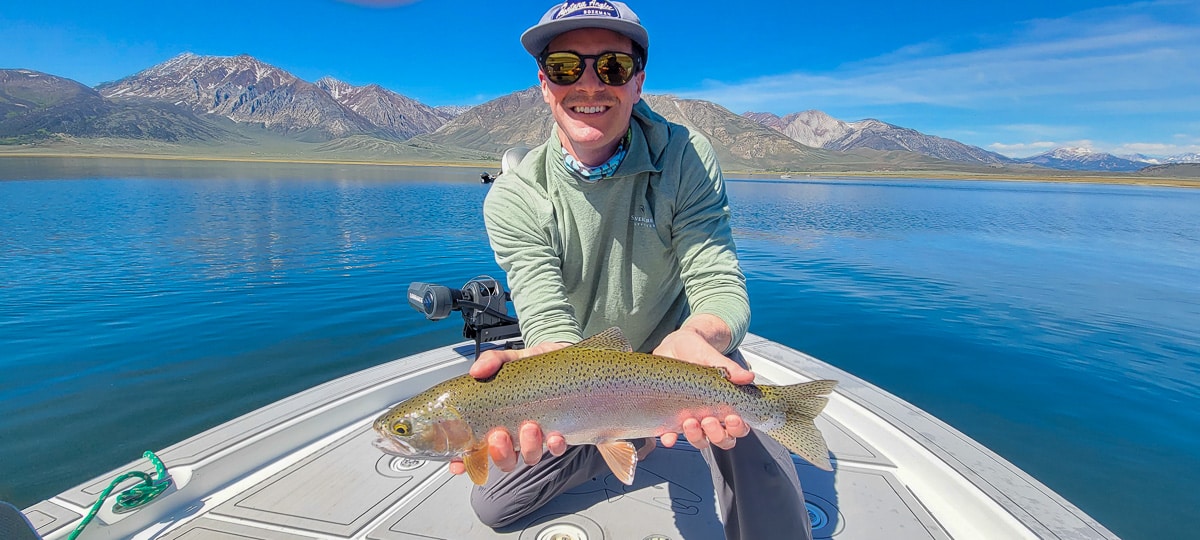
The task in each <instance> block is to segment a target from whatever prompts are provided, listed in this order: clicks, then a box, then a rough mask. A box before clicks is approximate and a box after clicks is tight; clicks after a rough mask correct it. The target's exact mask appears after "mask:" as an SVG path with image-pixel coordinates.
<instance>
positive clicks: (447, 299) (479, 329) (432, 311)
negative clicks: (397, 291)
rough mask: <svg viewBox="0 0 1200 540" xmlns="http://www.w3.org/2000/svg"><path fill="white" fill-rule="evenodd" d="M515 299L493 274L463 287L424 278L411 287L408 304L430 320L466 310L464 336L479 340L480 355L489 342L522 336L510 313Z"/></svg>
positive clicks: (476, 347)
mask: <svg viewBox="0 0 1200 540" xmlns="http://www.w3.org/2000/svg"><path fill="white" fill-rule="evenodd" d="M511 300H512V297H511V296H510V295H509V294H508V291H505V290H504V287H502V286H501V285H500V282H498V281H496V280H495V279H493V278H490V277H477V278H474V279H472V280H471V281H468V282H467V283H466V285H463V287H462V288H461V289H451V288H450V287H445V286H442V285H434V284H432V283H423V282H420V281H414V282H413V283H412V284H410V285H409V286H408V305H410V306H412V307H413V309H415V310H417V311H420V312H421V313H424V314H425V318H426V319H429V320H431V321H440V320H442V319H445V318H446V317H448V316H450V312H452V311H461V312H462V317H463V337H465V338H467V339H474V340H475V356H476V357H478V356H479V349H480V346H481V345H483V343H484V342H485V341H499V340H502V339H510V338H515V337H520V336H521V327H520V326H518V325H517V318H516V317H514V316H512V315H509V314H508V302H509V301H511ZM509 345H510V346H511V345H513V344H511V343H510V344H509Z"/></svg>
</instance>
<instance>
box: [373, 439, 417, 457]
mask: <svg viewBox="0 0 1200 540" xmlns="http://www.w3.org/2000/svg"><path fill="white" fill-rule="evenodd" d="M371 444H372V445H373V446H375V448H378V449H380V450H382V451H383V453H385V454H390V455H393V456H399V457H415V454H416V452H414V451H413V448H412V447H411V446H409V445H407V444H404V443H402V442H400V441H397V440H396V439H392V438H389V437H380V438H378V439H375V441H374V442H372V443H371Z"/></svg>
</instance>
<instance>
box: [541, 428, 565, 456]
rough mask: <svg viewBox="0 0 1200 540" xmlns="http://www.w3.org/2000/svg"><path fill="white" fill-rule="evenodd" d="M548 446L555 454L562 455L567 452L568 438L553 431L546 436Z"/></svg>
mask: <svg viewBox="0 0 1200 540" xmlns="http://www.w3.org/2000/svg"><path fill="white" fill-rule="evenodd" d="M546 448H547V449H548V450H550V453H551V454H553V455H555V456H561V455H563V454H565V453H566V452H567V439H566V438H564V437H563V436H562V434H561V433H551V434H549V435H547V436H546Z"/></svg>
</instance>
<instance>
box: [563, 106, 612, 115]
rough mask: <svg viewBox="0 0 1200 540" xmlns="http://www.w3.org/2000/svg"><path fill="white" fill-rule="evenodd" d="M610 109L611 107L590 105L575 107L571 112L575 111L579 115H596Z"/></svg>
mask: <svg viewBox="0 0 1200 540" xmlns="http://www.w3.org/2000/svg"><path fill="white" fill-rule="evenodd" d="M610 108H611V107H609V106H608V105H590V106H584V105H576V106H574V107H571V110H572V111H575V112H576V113H579V114H598V113H603V112H607V111H608V109H610Z"/></svg>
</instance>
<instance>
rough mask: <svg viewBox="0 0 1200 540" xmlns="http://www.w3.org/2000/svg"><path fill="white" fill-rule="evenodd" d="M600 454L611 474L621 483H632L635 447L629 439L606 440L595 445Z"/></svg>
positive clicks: (635, 457)
mask: <svg viewBox="0 0 1200 540" xmlns="http://www.w3.org/2000/svg"><path fill="white" fill-rule="evenodd" d="M596 448H597V449H598V450H600V455H601V456H603V457H604V462H605V463H607V464H608V468H609V469H612V473H613V476H616V477H617V480H620V481H621V483H622V484H625V485H627V486H628V485H631V484H633V473H635V472H637V448H634V446H633V443H631V442H629V441H608V442H602V443H600V444H597V445H596Z"/></svg>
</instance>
